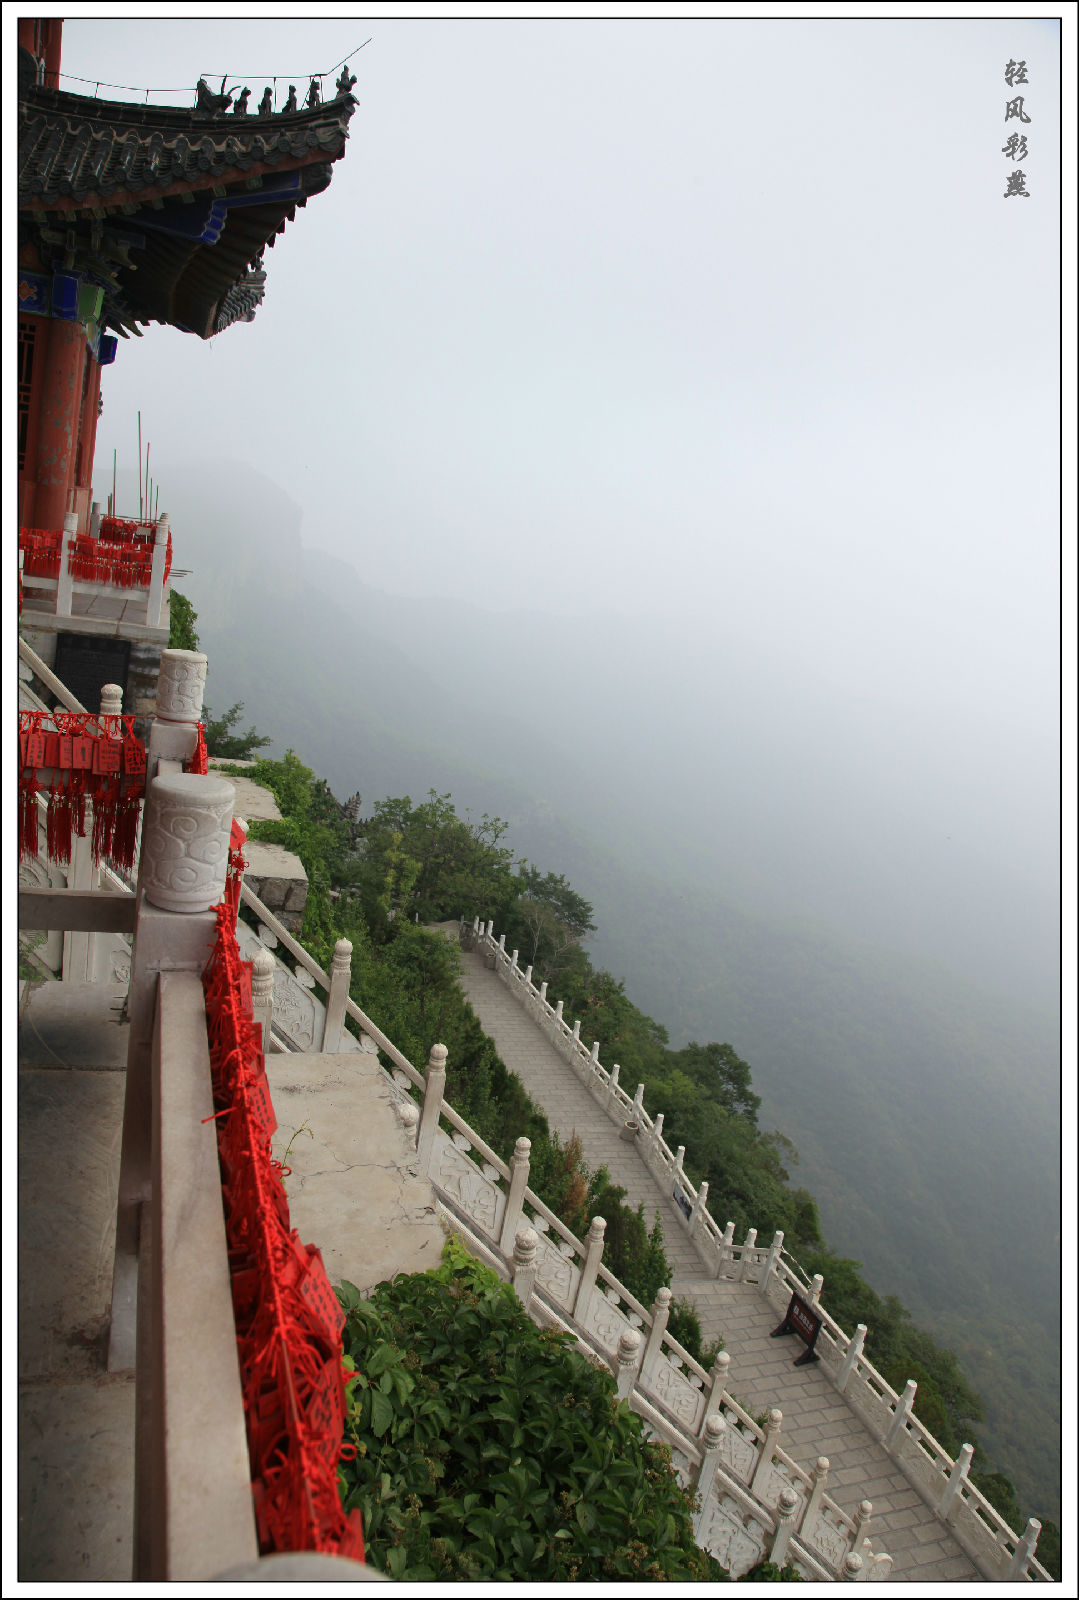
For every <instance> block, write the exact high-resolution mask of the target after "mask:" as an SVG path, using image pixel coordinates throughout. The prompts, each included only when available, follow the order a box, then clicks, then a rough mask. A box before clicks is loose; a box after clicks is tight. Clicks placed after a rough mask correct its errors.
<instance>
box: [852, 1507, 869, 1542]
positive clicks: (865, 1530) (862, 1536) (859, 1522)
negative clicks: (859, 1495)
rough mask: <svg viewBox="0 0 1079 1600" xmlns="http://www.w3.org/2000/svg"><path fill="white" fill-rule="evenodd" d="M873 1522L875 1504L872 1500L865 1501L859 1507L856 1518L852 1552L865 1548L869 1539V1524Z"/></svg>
mask: <svg viewBox="0 0 1079 1600" xmlns="http://www.w3.org/2000/svg"><path fill="white" fill-rule="evenodd" d="M872 1520H873V1502H872V1500H863V1501H862V1503H861V1505H860V1506H859V1507H858V1512H857V1515H856V1516H855V1518H854V1538H853V1540H852V1541H851V1549H852V1550H862V1549H863V1548H864V1546H865V1543H866V1540H867V1539H868V1538H869V1524H870V1523H871V1522H872Z"/></svg>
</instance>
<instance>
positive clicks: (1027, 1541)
mask: <svg viewBox="0 0 1079 1600" xmlns="http://www.w3.org/2000/svg"><path fill="white" fill-rule="evenodd" d="M1041 1531H1042V1525H1041V1523H1040V1522H1039V1521H1038V1519H1037V1517H1031V1519H1030V1521H1029V1522H1028V1523H1027V1525H1026V1529H1025V1530H1024V1533H1023V1537H1022V1538H1021V1539H1020V1541H1019V1543H1018V1544H1017V1545H1016V1547H1015V1554H1014V1555H1013V1556H1012V1561H1011V1566H1010V1567H1009V1568H1008V1576H1007V1577H1006V1579H1005V1580H1004V1581H1005V1582H1006V1583H1022V1581H1023V1577H1024V1574H1025V1573H1026V1570H1027V1567H1028V1566H1029V1565H1030V1563H1031V1561H1032V1560H1033V1559H1034V1551H1035V1550H1036V1548H1037V1545H1038V1535H1039V1534H1040V1533H1041Z"/></svg>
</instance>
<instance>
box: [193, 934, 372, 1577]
mask: <svg viewBox="0 0 1079 1600" xmlns="http://www.w3.org/2000/svg"><path fill="white" fill-rule="evenodd" d="M217 919H218V929H217V942H216V944H215V946H214V951H213V954H212V956H211V958H210V961H209V963H208V965H207V967H206V971H205V973H204V974H203V986H204V988H205V991H206V1019H207V1032H208V1035H209V1040H210V1064H211V1075H212V1081H213V1090H214V1104H215V1107H216V1108H217V1109H216V1112H215V1117H216V1121H217V1138H218V1153H219V1156H220V1161H221V1175H222V1192H223V1196H224V1203H225V1219H226V1220H225V1228H226V1237H227V1242H228V1251H229V1264H230V1271H231V1275H232V1290H233V1309H234V1313H235V1317H236V1336H237V1349H238V1354H239V1360H240V1374H241V1381H242V1385H243V1393H244V1411H245V1415H246V1418H247V1431H248V1447H249V1452H250V1457H251V1475H252V1494H253V1497H254V1504H255V1516H256V1524H257V1527H258V1535H259V1544H260V1547H261V1548H262V1550H263V1552H264V1553H266V1552H269V1551H284V1550H320V1551H326V1552H329V1553H331V1554H336V1555H340V1556H348V1557H351V1558H352V1559H353V1560H360V1561H362V1560H363V1530H362V1527H361V1523H360V1516H359V1512H358V1511H353V1512H352V1513H351V1515H350V1516H348V1517H347V1518H346V1516H345V1514H344V1512H343V1510H342V1508H341V1502H340V1498H339V1496H338V1493H337V1475H336V1462H337V1459H338V1456H339V1454H340V1450H341V1443H342V1430H343V1426H344V1415H345V1393H344V1382H343V1376H342V1367H341V1328H342V1326H343V1322H344V1314H343V1313H342V1311H341V1308H340V1306H339V1305H338V1303H337V1300H336V1299H335V1297H334V1295H333V1292H332V1290H331V1288H330V1284H329V1280H328V1279H327V1277H326V1271H325V1268H324V1266H323V1264H322V1258H321V1256H320V1255H319V1252H318V1251H317V1250H315V1249H314V1248H313V1247H311V1246H308V1245H304V1244H302V1243H301V1242H300V1239H299V1237H298V1235H297V1234H296V1233H295V1232H294V1231H293V1230H292V1229H291V1228H290V1226H289V1215H288V1201H287V1199H286V1197H285V1193H284V1189H283V1187H282V1185H281V1180H280V1175H279V1173H278V1172H277V1171H275V1169H274V1165H273V1162H272V1158H271V1154H270V1150H271V1145H270V1140H271V1136H272V1134H273V1130H274V1128H275V1126H276V1120H275V1118H274V1113H273V1105H272V1102H271V1100H270V1095H269V1089H268V1086H267V1084H266V1077H265V1064H264V1058H263V1054H262V1051H261V1049H260V1048H259V1042H258V1033H257V1030H256V1028H255V1024H254V1023H253V1021H252V1019H251V1011H250V966H249V964H247V963H244V962H242V961H241V959H240V952H239V948H238V946H237V944H236V939H235V934H234V932H233V927H234V917H233V913H232V910H231V908H230V907H229V906H228V905H222V906H220V907H219V908H218V913H217ZM224 1112H232V1113H233V1114H232V1115H230V1116H225V1115H223V1113H224Z"/></svg>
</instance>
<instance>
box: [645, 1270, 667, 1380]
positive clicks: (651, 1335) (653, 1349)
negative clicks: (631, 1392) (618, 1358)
mask: <svg viewBox="0 0 1079 1600" xmlns="http://www.w3.org/2000/svg"><path fill="white" fill-rule="evenodd" d="M670 1315H671V1291H670V1290H669V1289H660V1290H659V1291H658V1292H657V1294H656V1298H655V1302H654V1303H653V1306H652V1326H651V1327H650V1328H649V1330H648V1342H647V1343H646V1345H645V1347H644V1355H643V1356H642V1357H641V1385H642V1387H643V1386H644V1385H646V1384H648V1383H651V1381H652V1373H653V1372H654V1370H655V1366H656V1362H657V1361H658V1360H659V1357H660V1347H661V1345H662V1343H663V1335H664V1334H665V1333H666V1331H667V1323H668V1321H669V1320H670Z"/></svg>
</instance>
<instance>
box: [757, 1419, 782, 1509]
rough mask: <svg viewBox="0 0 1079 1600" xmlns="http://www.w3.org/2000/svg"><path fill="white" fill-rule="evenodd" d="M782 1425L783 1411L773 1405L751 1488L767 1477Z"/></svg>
mask: <svg viewBox="0 0 1079 1600" xmlns="http://www.w3.org/2000/svg"><path fill="white" fill-rule="evenodd" d="M782 1427H783V1413H782V1411H780V1409H779V1407H778V1406H773V1407H772V1409H771V1411H769V1413H768V1421H767V1423H766V1425H765V1429H764V1438H763V1440H762V1441H761V1446H760V1451H759V1453H758V1455H757V1464H756V1466H755V1467H754V1468H753V1476H752V1478H751V1479H750V1482H749V1486H750V1488H751V1489H755V1488H756V1487H757V1484H758V1483H759V1482H760V1481H761V1479H765V1478H767V1475H768V1469H769V1467H770V1466H771V1464H772V1457H773V1456H774V1455H775V1450H776V1440H777V1439H778V1438H779V1435H780V1431H781V1430H782Z"/></svg>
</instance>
